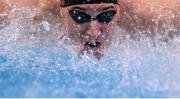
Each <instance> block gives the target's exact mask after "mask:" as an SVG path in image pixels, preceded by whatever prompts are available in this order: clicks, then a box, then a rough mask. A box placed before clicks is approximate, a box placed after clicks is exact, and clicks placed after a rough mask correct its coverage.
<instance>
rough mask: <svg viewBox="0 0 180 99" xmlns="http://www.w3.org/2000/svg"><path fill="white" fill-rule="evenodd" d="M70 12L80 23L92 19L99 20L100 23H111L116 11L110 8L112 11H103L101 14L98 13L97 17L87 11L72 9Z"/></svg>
mask: <svg viewBox="0 0 180 99" xmlns="http://www.w3.org/2000/svg"><path fill="white" fill-rule="evenodd" d="M69 14H70V16H71V17H72V19H73V20H74V21H75V22H77V23H79V24H83V23H86V22H91V21H92V20H97V21H98V22H99V23H109V22H111V21H112V19H113V17H114V16H115V14H116V11H115V10H110V11H106V12H102V13H100V14H99V15H97V17H96V18H91V16H90V15H89V14H86V13H85V12H82V11H79V10H70V11H69Z"/></svg>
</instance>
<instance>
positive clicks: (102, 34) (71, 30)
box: [61, 4, 120, 59]
mask: <svg viewBox="0 0 180 99" xmlns="http://www.w3.org/2000/svg"><path fill="white" fill-rule="evenodd" d="M61 10H62V15H63V18H64V19H63V21H64V25H65V27H66V31H67V33H68V36H69V37H70V39H71V40H72V42H73V43H74V44H75V45H77V46H80V52H82V53H84V52H86V53H91V54H93V55H94V56H95V57H96V58H98V59H99V58H100V57H101V55H103V53H104V51H105V50H106V49H107V48H108V46H109V45H110V44H111V40H112V35H113V32H114V27H115V26H117V20H118V15H119V10H120V9H119V6H118V5H116V4H84V5H73V6H69V7H64V8H62V9H61ZM72 10H78V11H81V12H83V13H86V14H88V15H90V16H91V18H97V16H100V15H101V14H102V13H103V12H107V11H115V12H116V14H115V15H114V16H113V17H112V20H111V21H110V22H107V23H102V22H99V20H98V19H97V20H91V21H88V22H84V23H78V22H76V21H75V20H74V19H73V18H72V17H71V15H70V14H69V11H72Z"/></svg>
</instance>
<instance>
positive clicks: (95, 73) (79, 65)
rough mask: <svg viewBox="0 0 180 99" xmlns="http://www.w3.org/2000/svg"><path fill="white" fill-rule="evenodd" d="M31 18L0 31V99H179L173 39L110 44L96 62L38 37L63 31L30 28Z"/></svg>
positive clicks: (179, 64)
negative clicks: (40, 98)
mask: <svg viewBox="0 0 180 99" xmlns="http://www.w3.org/2000/svg"><path fill="white" fill-rule="evenodd" d="M23 11H24V9H23ZM24 13H25V14H27V12H26V11H24V12H22V13H21V14H20V15H21V16H22V15H24ZM30 14H31V15H32V16H33V13H32V12H31V13H30ZM31 15H29V16H28V18H27V20H26V21H20V19H21V17H18V18H17V19H12V20H11V23H10V24H9V25H8V26H5V27H4V28H3V29H0V38H1V40H0V97H70V98H71V97H79V98H81V97H180V95H179V93H180V85H179V83H180V76H179V73H180V46H179V45H180V40H179V38H178V37H176V38H174V39H172V40H171V41H169V42H168V43H167V44H161V45H159V46H152V45H153V44H151V43H152V42H150V41H149V40H148V39H143V40H141V41H134V42H132V41H125V42H122V43H114V44H112V45H111V46H110V48H109V49H108V50H107V52H106V53H105V54H104V56H103V57H102V58H101V59H100V60H97V59H95V58H94V57H93V56H92V55H88V54H87V55H79V54H78V53H77V52H75V51H73V50H72V49H71V47H69V45H66V43H65V44H64V43H63V41H59V42H56V41H54V39H56V38H54V37H53V36H52V37H51V36H50V35H48V37H46V36H47V35H46V36H44V34H48V33H49V32H55V33H56V32H58V33H59V31H61V32H63V31H62V30H59V29H57V28H56V27H55V26H50V25H51V23H48V22H47V21H46V20H43V21H42V23H40V24H38V25H32V24H34V23H32V20H31ZM27 23H28V24H27ZM38 26H39V28H38ZM17 27H18V28H17ZM52 28H53V29H52ZM119 30H120V29H119ZM37 31H38V32H42V34H38V33H37V34H33V33H34V32H37ZM23 33H24V34H25V36H24V34H23ZM32 34H33V35H32ZM27 35H28V36H30V37H28V36H27ZM19 38H23V39H25V40H20V39H19ZM39 41H44V42H48V43H46V44H41V43H38V44H35V43H37V42H39ZM34 42H35V43H34Z"/></svg>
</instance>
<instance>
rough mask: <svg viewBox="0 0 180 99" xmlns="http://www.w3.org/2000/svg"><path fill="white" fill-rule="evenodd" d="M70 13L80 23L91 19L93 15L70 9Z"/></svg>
mask: <svg viewBox="0 0 180 99" xmlns="http://www.w3.org/2000/svg"><path fill="white" fill-rule="evenodd" d="M69 15H70V16H71V17H72V19H73V20H74V21H76V22H77V23H79V24H82V23H86V22H90V21H91V16H90V15H88V14H86V13H85V12H82V11H78V10H70V11H69Z"/></svg>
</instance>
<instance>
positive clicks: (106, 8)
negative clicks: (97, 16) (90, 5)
mask: <svg viewBox="0 0 180 99" xmlns="http://www.w3.org/2000/svg"><path fill="white" fill-rule="evenodd" d="M110 8H114V7H113V6H109V7H105V8H99V9H98V10H102V11H104V10H108V9H110Z"/></svg>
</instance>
